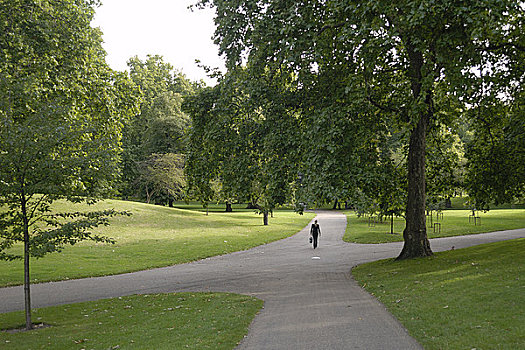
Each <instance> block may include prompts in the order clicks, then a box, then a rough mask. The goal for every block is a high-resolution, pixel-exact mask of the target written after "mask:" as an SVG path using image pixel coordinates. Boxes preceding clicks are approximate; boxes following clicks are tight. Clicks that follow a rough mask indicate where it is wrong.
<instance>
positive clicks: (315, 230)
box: [310, 220, 321, 249]
mask: <svg viewBox="0 0 525 350" xmlns="http://www.w3.org/2000/svg"><path fill="white" fill-rule="evenodd" d="M320 235H321V228H320V227H319V224H318V223H317V220H315V221H314V223H313V224H312V227H311V228H310V242H312V241H313V244H314V249H315V248H317V239H318V238H319V236H320Z"/></svg>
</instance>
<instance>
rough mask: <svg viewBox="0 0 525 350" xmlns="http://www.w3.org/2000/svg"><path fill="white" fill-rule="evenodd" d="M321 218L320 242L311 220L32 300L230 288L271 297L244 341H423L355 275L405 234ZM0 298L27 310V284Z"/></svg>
mask: <svg viewBox="0 0 525 350" xmlns="http://www.w3.org/2000/svg"><path fill="white" fill-rule="evenodd" d="M316 218H317V220H319V223H320V225H321V230H322V236H321V239H320V245H319V247H318V248H317V249H315V250H313V249H312V248H311V246H310V245H309V244H308V242H307V239H308V226H307V227H305V228H304V229H303V230H301V231H300V232H299V233H297V234H296V235H294V236H292V237H289V238H286V239H283V240H281V241H277V242H273V243H270V244H266V245H263V246H259V247H255V248H252V249H250V250H247V251H242V252H236V253H232V254H228V255H224V256H218V257H213V258H208V259H205V260H201V261H197V262H193V263H188V264H181V265H175V266H170V267H165V268H158V269H152V270H147V271H139V272H134V273H127V274H121V275H115V276H106V277H96V278H87V279H79V280H71V281H61V282H51V283H43V284H35V285H32V293H31V294H32V304H33V305H32V306H33V307H34V308H39V307H45V306H51V305H60V304H69V303H75V302H81V301H89V300H97V299H102V298H110V297H117V296H124V295H131V294H147V293H171V292H183V291H214V292H232V293H240V294H247V295H253V296H256V297H258V298H260V299H263V300H264V301H265V305H264V309H263V310H262V311H261V312H260V313H259V315H258V316H257V317H256V318H255V320H254V322H253V323H252V325H251V328H250V332H249V334H248V336H247V337H246V338H245V339H244V340H243V342H242V343H241V344H240V345H239V347H238V349H290V350H291V349H301V350H304V349H330V350H337V349H421V346H420V345H419V344H418V343H417V342H416V341H415V340H414V339H413V338H411V337H410V336H409V335H408V334H407V332H406V330H405V329H404V328H403V327H402V326H401V324H400V323H399V322H398V321H397V320H396V319H395V318H394V317H393V316H392V315H391V314H390V313H389V312H388V311H387V310H386V309H385V308H384V306H383V305H382V304H381V303H379V302H378V301H377V300H376V299H375V298H373V297H371V296H370V295H369V294H368V293H366V291H364V290H363V289H362V288H360V287H359V286H358V285H357V283H356V282H355V281H354V280H353V279H352V277H351V275H350V270H351V268H352V267H353V266H355V265H358V264H361V263H364V262H369V261H374V260H379V259H384V258H391V257H395V256H397V255H398V254H399V252H400V251H401V248H402V242H397V243H387V244H351V243H345V242H343V241H342V236H343V234H344V231H345V228H346V217H345V216H344V215H343V214H341V213H338V212H329V211H326V212H319V213H318V216H317V217H316ZM523 237H525V229H521V230H512V231H500V232H495V233H489V234H477V235H470V236H461V237H449V238H439V239H433V240H431V246H432V249H433V250H434V251H443V250H448V249H450V248H451V247H452V246H454V247H455V248H456V249H459V248H464V247H468V246H472V245H477V244H482V243H489V242H495V241H501V240H507V239H513V238H523ZM312 258H315V259H312ZM317 258H318V259H317ZM0 300H1V303H0V312H9V311H14V310H22V309H23V307H24V304H23V302H24V301H23V287H22V286H17V287H9V288H1V289H0Z"/></svg>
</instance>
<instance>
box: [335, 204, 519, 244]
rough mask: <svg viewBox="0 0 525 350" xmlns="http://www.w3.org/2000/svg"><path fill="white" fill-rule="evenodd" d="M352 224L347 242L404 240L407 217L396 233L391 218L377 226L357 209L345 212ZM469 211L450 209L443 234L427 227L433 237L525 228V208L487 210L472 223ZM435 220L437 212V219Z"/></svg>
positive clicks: (399, 222)
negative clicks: (391, 230) (478, 223)
mask: <svg viewBox="0 0 525 350" xmlns="http://www.w3.org/2000/svg"><path fill="white" fill-rule="evenodd" d="M345 213H346V215H347V218H348V224H347V228H346V232H345V236H344V238H343V239H344V240H345V241H346V242H353V243H386V242H395V241H402V240H403V235H402V233H403V229H404V228H405V220H404V219H403V218H395V219H394V232H395V234H394V235H391V234H390V221H389V220H387V221H386V222H384V223H377V224H375V227H369V226H368V219H367V218H364V217H361V218H358V217H357V216H356V215H355V214H354V212H350V211H348V212H345ZM470 213H471V212H470V211H469V210H446V211H444V212H443V219H441V218H440V219H439V222H440V223H441V233H438V232H434V231H433V229H432V228H430V227H429V226H427V234H428V236H429V238H435V237H449V236H459V235H467V234H474V233H483V232H493V231H500V230H511V229H517V228H524V227H525V209H507V210H501V209H496V210H491V211H489V212H486V213H479V212H478V214H479V215H480V217H481V225H474V224H473V222H472V223H469V214H470ZM433 221H435V215H434V218H433Z"/></svg>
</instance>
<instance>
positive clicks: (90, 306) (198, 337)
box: [0, 293, 263, 350]
mask: <svg viewBox="0 0 525 350" xmlns="http://www.w3.org/2000/svg"><path fill="white" fill-rule="evenodd" d="M262 306H263V302H262V301H261V300H259V299H256V298H252V297H248V296H244V295H236V294H224V293H176V294H155V295H135V296H129V297H121V298H113V299H105V300H99V301H95V302H86V303H78V304H70V305H62V306H54V307H47V308H42V309H37V310H35V311H34V313H33V319H34V320H35V321H37V320H38V322H42V323H44V324H47V325H50V326H51V327H47V328H41V329H37V330H33V331H30V332H18V333H7V332H5V331H2V332H0V348H2V349H6V350H10V349H23V350H28V349H214V350H215V349H233V348H234V347H235V346H236V345H237V344H238V343H239V342H240V341H241V340H242V339H243V337H244V335H246V334H247V333H248V327H249V325H250V323H251V321H252V319H253V318H254V317H255V315H256V314H257V312H258V311H259V310H260V309H261V308H262ZM23 320H24V315H23V312H22V311H21V312H11V313H6V314H0V329H9V328H14V327H17V326H18V325H21V324H23V323H24V321H23Z"/></svg>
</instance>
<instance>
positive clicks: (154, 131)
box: [122, 56, 200, 203]
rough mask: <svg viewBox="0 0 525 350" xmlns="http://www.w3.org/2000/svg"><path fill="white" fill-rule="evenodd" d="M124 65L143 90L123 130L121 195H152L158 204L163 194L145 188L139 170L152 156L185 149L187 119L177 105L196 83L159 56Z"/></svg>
mask: <svg viewBox="0 0 525 350" xmlns="http://www.w3.org/2000/svg"><path fill="white" fill-rule="evenodd" d="M128 66H129V69H130V76H131V79H132V80H133V82H134V83H135V84H136V85H137V86H138V87H139V88H140V90H141V91H142V93H143V102H142V104H141V107H140V112H139V113H137V114H136V115H135V116H134V117H133V118H131V120H130V122H129V123H128V124H126V126H125V129H124V138H123V148H124V154H123V175H124V183H123V188H122V194H123V195H124V196H125V197H128V196H138V197H139V198H141V199H148V201H149V200H150V199H151V198H147V197H149V196H151V195H152V194H153V195H154V196H160V197H157V198H153V199H154V200H155V201H156V202H158V203H160V202H161V201H163V199H166V196H164V198H162V196H161V194H160V192H156V191H154V192H151V191H149V192H146V191H145V189H146V187H145V186H144V183H143V180H144V172H143V171H142V170H144V169H145V167H144V165H145V164H151V161H152V159H157V160H158V159H161V158H162V157H160V158H159V155H162V154H184V153H185V152H186V145H187V131H188V128H189V125H190V119H189V117H188V115H186V114H185V113H184V112H183V111H182V110H181V105H182V102H183V100H184V98H186V97H187V96H189V95H190V94H192V93H193V92H194V90H195V89H196V88H198V87H199V86H200V85H199V84H196V83H191V82H190V81H189V80H188V79H186V77H185V76H184V75H183V74H182V73H180V72H177V71H175V70H174V69H173V67H172V66H171V65H170V64H168V63H165V62H164V60H163V58H162V57H161V56H148V57H147V59H146V60H145V61H142V60H140V59H139V58H137V57H134V58H131V59H130V60H129V61H128ZM152 155H156V156H153V157H152ZM168 158H169V156H168ZM141 169H142V170H141ZM170 198H172V197H170Z"/></svg>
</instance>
